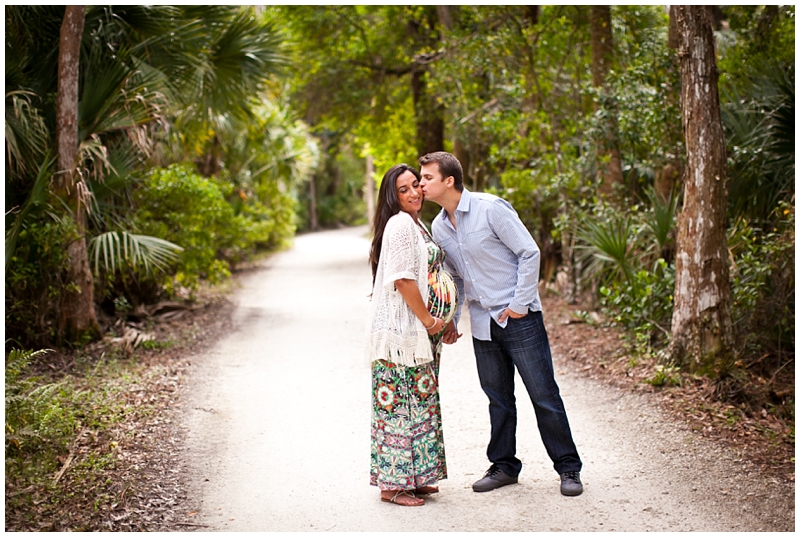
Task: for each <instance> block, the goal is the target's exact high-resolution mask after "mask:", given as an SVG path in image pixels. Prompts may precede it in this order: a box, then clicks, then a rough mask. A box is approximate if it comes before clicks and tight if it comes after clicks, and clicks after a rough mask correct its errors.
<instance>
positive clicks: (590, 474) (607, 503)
mask: <svg viewBox="0 0 800 537" xmlns="http://www.w3.org/2000/svg"><path fill="white" fill-rule="evenodd" d="M366 231H367V230H366V228H365V227H360V228H350V229H344V230H336V231H326V232H320V233H313V234H308V235H301V236H298V237H297V238H296V240H295V245H294V247H293V248H292V249H291V250H288V251H285V252H281V253H279V254H276V255H274V256H272V257H270V258H269V259H268V260H266V261H264V262H263V263H262V267H261V268H260V269H259V270H257V271H254V272H252V273H250V274H248V275H245V276H244V277H242V278H241V279H240V282H241V288H240V289H239V290H238V291H237V292H236V293H235V295H234V297H233V299H234V301H235V303H236V305H237V309H236V312H235V315H234V323H233V324H234V329H233V331H232V332H231V333H230V334H228V336H227V337H225V338H223V339H222V340H220V341H219V342H218V343H217V344H216V346H215V347H214V348H212V349H211V350H210V351H208V352H207V353H205V354H203V355H199V356H196V357H194V358H193V363H194V366H193V369H194V371H193V372H192V373H191V375H190V377H189V378H188V379H187V382H186V385H187V390H186V393H185V395H184V398H185V403H184V405H183V407H184V408H185V411H184V413H183V420H182V425H183V426H184V427H185V428H186V431H187V443H186V446H185V452H184V456H185V460H186V464H187V465H188V467H189V468H190V472H189V476H188V479H189V482H190V496H191V497H192V498H193V501H194V502H195V503H197V504H198V505H199V506H200V509H199V513H198V514H197V515H196V516H195V517H193V519H192V521H193V522H196V523H197V524H203V525H206V526H207V529H208V530H211V531H793V530H794V487H793V486H792V487H790V488H789V487H787V486H786V485H783V484H779V483H776V482H771V481H767V480H763V479H761V478H759V477H758V476H755V475H748V474H746V472H745V471H744V465H743V464H742V463H741V461H739V460H738V456H737V455H736V454H734V453H726V452H723V451H722V450H721V449H720V448H717V447H715V446H714V445H712V444H708V443H706V442H704V441H703V440H702V439H701V438H695V437H693V436H692V435H691V434H690V432H688V431H687V430H685V429H683V428H681V427H679V426H676V425H674V424H671V423H669V422H668V421H666V420H665V419H664V418H662V417H661V416H660V414H659V412H658V411H657V410H656V409H655V408H653V407H652V406H650V405H649V404H648V403H647V402H646V400H645V399H644V398H642V397H640V396H638V395H635V394H630V393H625V392H621V391H618V390H615V389H611V388H607V387H604V386H602V385H599V384H597V383H596V382H593V381H591V380H587V379H584V378H581V377H579V376H577V375H575V374H573V373H570V372H569V371H568V370H567V368H566V365H565V364H563V363H562V362H561V361H560V360H561V359H560V357H559V356H557V355H556V356H554V359H555V366H556V379H557V380H558V382H559V385H560V387H561V392H562V396H563V399H564V403H565V405H566V408H567V413H568V416H569V418H570V423H571V426H572V430H573V436H574V438H575V442H576V444H577V446H578V450H579V452H580V454H581V457H582V458H583V461H584V470H583V473H582V477H583V481H584V485H585V489H586V490H585V492H584V494H583V495H581V496H579V497H576V498H567V497H564V496H561V494H559V490H558V486H559V481H558V476H557V475H556V473H555V471H553V469H552V467H551V464H550V461H549V459H548V458H547V455H546V454H545V451H544V448H543V447H542V445H541V441H540V439H539V434H538V431H537V429H536V419H535V417H534V414H533V409H532V408H531V405H530V403H529V402H528V400H527V396H526V394H525V392H524V390H518V393H517V400H518V406H519V408H520V410H519V431H518V439H517V450H518V456H519V457H520V459H521V460H522V461H523V464H524V468H523V470H522V474H521V475H520V483H519V484H518V485H511V486H508V487H504V488H502V489H498V490H495V491H492V492H488V493H483V494H477V493H474V492H472V489H471V485H472V483H473V481H475V480H476V479H478V478H479V477H481V476H482V475H483V472H484V471H485V470H486V468H487V467H488V465H489V464H488V462H487V460H486V457H485V448H486V442H487V441H488V434H489V423H488V410H487V406H488V404H487V402H486V400H485V396H484V395H483V393H482V392H481V390H480V387H479V385H478V379H477V374H476V372H475V365H474V358H473V355H472V343H471V337H470V334H469V330H468V323H466V322H462V332H464V337H462V338H461V340H460V341H459V343H457V344H456V345H452V346H446V347H445V349H444V351H443V359H442V367H441V373H440V381H441V398H442V413H443V421H444V435H445V442H446V449H447V463H448V471H449V479H447V480H445V481H443V482H441V483H440V489H441V492H440V493H439V494H436V495H433V496H429V497H428V498H429V500H428V501H427V503H426V505H425V506H422V507H417V508H403V507H400V506H395V505H389V504H386V503H382V502H380V501H379V497H378V491H377V489H376V488H375V487H370V486H369V484H368V483H369V420H370V415H369V412H370V375H369V367H368V365H367V363H366V361H365V359H364V358H363V351H362V333H363V327H364V323H365V322H366V315H367V307H368V298H367V296H368V294H369V293H370V287H371V286H370V283H371V276H370V272H369V267H368V266H367V262H366V258H367V252H368V249H369V242H368V239H367V238H366ZM544 314H545V322H546V323H547V321H548V316H547V311H545V312H544ZM519 384H521V383H519V382H518V385H519Z"/></svg>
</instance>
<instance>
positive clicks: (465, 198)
mask: <svg viewBox="0 0 800 537" xmlns="http://www.w3.org/2000/svg"><path fill="white" fill-rule="evenodd" d="M471 199H472V193H471V192H470V191H469V190H467V189H466V188H465V189H464V190H462V191H461V199H460V200H459V201H458V207H456V212H462V213H468V212H469V205H470V200H471ZM439 218H441V219H442V220H447V211H445V210H444V209H442V210H441V212H440V213H439Z"/></svg>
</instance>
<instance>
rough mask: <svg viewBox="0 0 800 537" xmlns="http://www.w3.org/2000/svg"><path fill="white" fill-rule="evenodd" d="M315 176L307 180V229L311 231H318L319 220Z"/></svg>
mask: <svg viewBox="0 0 800 537" xmlns="http://www.w3.org/2000/svg"><path fill="white" fill-rule="evenodd" d="M316 180H317V174H312V175H311V177H310V178H309V179H308V227H309V229H310V230H311V231H317V230H318V229H319V220H318V219H317V187H316Z"/></svg>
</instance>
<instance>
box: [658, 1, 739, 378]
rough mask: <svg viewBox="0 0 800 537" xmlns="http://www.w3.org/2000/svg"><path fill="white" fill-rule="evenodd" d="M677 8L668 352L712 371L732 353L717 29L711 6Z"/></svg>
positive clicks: (699, 368) (721, 366) (694, 366)
mask: <svg viewBox="0 0 800 537" xmlns="http://www.w3.org/2000/svg"><path fill="white" fill-rule="evenodd" d="M675 15H676V17H675V19H676V24H677V29H678V39H679V44H678V57H679V60H680V69H681V109H682V115H683V130H684V137H685V143H686V174H685V184H684V196H683V199H684V206H683V212H682V213H681V215H680V217H679V219H678V241H677V242H678V244H677V249H678V252H677V256H676V263H675V293H674V297H675V298H674V309H673V314H672V341H671V343H670V354H671V356H672V358H673V359H674V360H675V361H677V362H679V363H684V364H688V366H689V368H690V369H691V370H693V371H708V372H714V371H722V370H724V369H725V368H726V367H727V366H728V365H729V364H730V357H731V355H732V348H731V346H732V327H731V316H730V306H731V288H730V280H729V267H728V249H727V242H726V237H725V229H726V207H727V201H728V192H727V181H728V177H727V168H726V154H725V139H724V135H723V130H722V121H721V117H720V105H719V92H718V87H717V81H718V72H717V62H716V53H715V47H714V34H713V30H712V18H711V13H710V11H709V9H708V7H707V6H676V8H675Z"/></svg>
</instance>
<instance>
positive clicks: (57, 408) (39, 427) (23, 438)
mask: <svg viewBox="0 0 800 537" xmlns="http://www.w3.org/2000/svg"><path fill="white" fill-rule="evenodd" d="M48 351H49V349H45V350H39V351H26V350H20V349H12V350H11V352H9V353H8V356H7V357H6V368H5V381H6V398H5V407H6V422H5V423H6V427H5V431H6V456H7V457H8V456H9V455H12V456H13V455H14V454H15V453H22V452H32V451H35V450H37V449H41V448H42V447H43V445H44V444H48V443H54V444H55V445H56V446H59V447H61V446H63V444H64V441H65V439H66V438H68V437H69V435H71V434H73V433H74V431H75V416H74V415H71V414H70V413H69V412H68V411H67V409H65V408H64V406H63V404H62V401H61V400H60V397H59V391H60V390H61V388H62V387H61V385H60V384H58V383H49V384H42V383H41V382H40V380H41V379H40V378H39V377H33V376H29V375H28V368H29V366H30V364H31V361H32V360H35V359H36V358H37V357H39V356H42V355H44V354H46V353H47V352H48Z"/></svg>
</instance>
